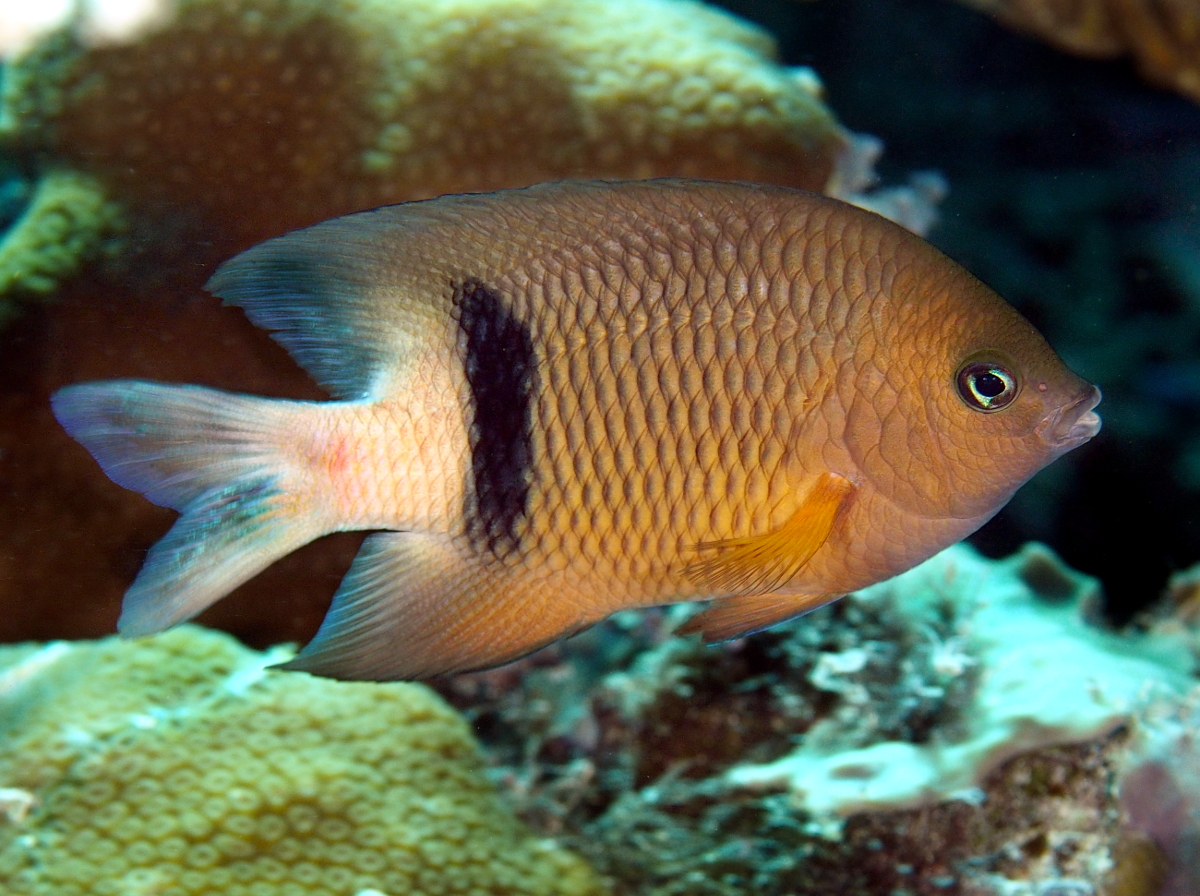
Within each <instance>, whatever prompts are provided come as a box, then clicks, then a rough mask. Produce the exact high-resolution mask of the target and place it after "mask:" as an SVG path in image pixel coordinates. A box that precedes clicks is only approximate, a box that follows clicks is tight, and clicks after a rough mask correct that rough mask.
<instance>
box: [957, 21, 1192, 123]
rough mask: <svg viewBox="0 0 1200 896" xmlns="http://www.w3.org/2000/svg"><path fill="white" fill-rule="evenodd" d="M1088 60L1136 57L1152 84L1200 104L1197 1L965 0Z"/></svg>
mask: <svg viewBox="0 0 1200 896" xmlns="http://www.w3.org/2000/svg"><path fill="white" fill-rule="evenodd" d="M962 2H964V3H966V4H967V5H968V6H974V7H975V8H976V9H982V10H983V11H985V12H989V13H992V14H993V15H995V16H996V17H997V18H999V19H1002V20H1003V21H1005V22H1008V23H1010V24H1012V25H1015V26H1016V27H1018V28H1022V29H1024V30H1026V31H1032V32H1033V33H1034V34H1037V35H1039V36H1040V37H1043V38H1045V39H1046V40H1048V41H1050V42H1051V43H1054V44H1057V45H1058V46H1060V47H1062V48H1063V49H1066V50H1070V51H1071V52H1073V53H1081V54H1083V55H1086V56H1117V55H1120V54H1123V53H1131V54H1133V56H1134V57H1135V58H1136V59H1137V61H1138V65H1139V66H1140V67H1141V69H1142V71H1143V73H1144V74H1145V75H1146V77H1147V78H1149V79H1150V80H1152V81H1156V82H1157V83H1159V84H1165V85H1166V86H1168V87H1173V88H1174V89H1176V90H1178V91H1179V92H1180V93H1183V94H1186V95H1187V96H1190V97H1191V98H1192V99H1194V100H1200V5H1197V4H1196V2H1195V0H962Z"/></svg>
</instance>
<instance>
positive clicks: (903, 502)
mask: <svg viewBox="0 0 1200 896" xmlns="http://www.w3.org/2000/svg"><path fill="white" fill-rule="evenodd" d="M930 252H931V253H934V252H936V250H932V248H930ZM933 260H935V261H936V262H937V265H936V267H930V268H926V269H925V270H924V271H922V269H921V266H920V265H913V266H912V269H911V270H910V271H908V272H907V275H898V276H897V277H896V279H895V282H894V284H893V290H894V291H893V294H892V295H891V296H890V297H889V300H888V303H887V304H888V307H889V308H890V309H892V311H893V313H894V319H892V320H891V321H890V322H889V323H885V324H884V325H883V326H882V328H881V335H883V338H881V339H878V344H877V351H876V357H874V358H872V359H870V361H869V363H865V364H860V365H859V367H861V368H863V369H865V370H868V371H871V374H870V375H869V376H868V377H865V378H864V377H863V376H862V374H861V373H860V374H859V376H860V380H863V381H864V382H866V381H869V383H870V388H867V389H865V390H863V391H862V392H861V393H860V394H859V395H858V396H857V398H856V399H855V400H856V401H859V402H866V403H867V404H868V405H870V407H869V408H863V409H860V410H859V412H858V413H857V414H856V413H853V412H852V413H851V414H849V415H848V421H849V422H850V424H851V432H850V433H849V443H850V445H851V450H852V452H854V453H855V454H856V462H857V463H858V466H859V468H860V470H861V471H862V472H863V474H865V476H866V477H867V479H868V480H869V481H870V482H871V484H872V485H873V486H874V487H875V488H876V489H877V490H878V491H880V492H882V493H884V494H885V495H886V496H887V497H888V498H889V499H890V500H891V501H892V502H894V503H896V504H899V505H900V506H901V507H902V508H903V509H904V510H905V511H907V512H908V513H910V514H913V515H915V516H920V517H923V518H940V519H957V520H964V521H966V520H974V521H975V522H976V524H982V523H983V522H984V521H986V520H987V519H988V518H990V517H991V516H992V515H994V514H995V513H996V512H997V511H998V510H999V509H1000V508H1001V507H1003V506H1004V504H1005V503H1006V502H1007V501H1008V500H1009V498H1011V497H1012V495H1013V493H1014V492H1015V491H1016V490H1017V489H1018V488H1019V487H1020V486H1021V485H1023V484H1024V483H1025V482H1026V481H1028V480H1029V479H1030V477H1032V476H1033V475H1034V474H1035V473H1037V472H1038V471H1039V470H1040V469H1042V468H1043V467H1044V466H1046V465H1047V464H1049V463H1050V462H1051V461H1053V460H1054V459H1055V458H1057V457H1060V456H1061V455H1063V454H1065V453H1066V452H1068V451H1070V450H1071V449H1073V448H1076V447H1078V446H1079V445H1082V444H1083V443H1084V442H1086V441H1088V440H1089V439H1090V438H1092V437H1093V436H1094V435H1096V433H1097V432H1099V430H1100V417H1099V415H1098V414H1097V413H1096V411H1095V407H1096V405H1097V404H1099V402H1100V390H1099V389H1098V388H1097V387H1095V386H1094V385H1092V384H1090V383H1088V382H1087V381H1085V380H1084V379H1082V378H1081V377H1079V376H1077V375H1076V374H1075V373H1073V372H1072V371H1071V370H1069V369H1068V368H1067V366H1066V365H1065V364H1064V363H1063V362H1062V360H1061V359H1060V358H1059V357H1058V355H1057V354H1055V352H1054V350H1053V349H1052V348H1051V347H1050V345H1049V344H1048V343H1047V342H1046V340H1045V339H1044V338H1043V337H1042V336H1041V334H1040V333H1038V331H1037V330H1036V329H1035V328H1034V327H1033V326H1032V324H1030V323H1029V322H1028V321H1027V320H1026V319H1025V318H1024V317H1022V316H1021V315H1020V314H1019V313H1018V312H1017V311H1016V310H1015V309H1014V308H1012V306H1010V305H1009V304H1008V303H1006V302H1005V301H1004V300H1003V299H1001V298H1000V297H999V296H997V295H996V294H995V293H994V292H992V291H991V290H990V289H988V288H987V287H986V286H984V285H983V284H982V283H980V282H979V281H978V280H976V279H975V278H974V277H972V276H971V275H970V274H969V273H967V272H966V271H965V270H963V269H962V268H959V267H958V266H957V265H955V264H954V263H953V262H950V261H949V259H946V258H945V257H944V256H941V255H940V253H937V254H936V259H933ZM882 317H885V318H886V317H887V315H882ZM856 421H857V426H858V428H857V429H856V428H855V426H856Z"/></svg>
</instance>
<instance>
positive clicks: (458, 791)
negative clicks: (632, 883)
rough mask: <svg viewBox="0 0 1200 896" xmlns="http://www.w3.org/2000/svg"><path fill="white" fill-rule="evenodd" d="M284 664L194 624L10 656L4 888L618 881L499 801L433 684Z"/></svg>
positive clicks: (2, 693)
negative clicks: (350, 677)
mask: <svg viewBox="0 0 1200 896" xmlns="http://www.w3.org/2000/svg"><path fill="white" fill-rule="evenodd" d="M279 659H280V657H279V656H270V655H260V654H254V653H252V652H250V651H247V650H245V649H244V648H241V647H240V646H238V645H237V644H236V643H235V642H233V641H232V640H231V639H229V638H227V637H226V636H224V635H218V634H215V633H212V632H208V631H206V630H203V629H199V628H194V627H186V628H182V629H179V630H177V631H174V632H171V633H169V634H166V635H163V636H161V637H158V638H155V639H152V640H148V641H142V642H137V643H128V642H124V643H123V642H119V641H116V640H111V639H110V640H105V641H100V642H94V643H86V644H80V645H77V646H71V647H68V646H66V645H63V644H52V645H49V646H47V647H42V648H32V647H15V648H13V647H9V648H3V651H2V652H0V786H2V788H3V789H0V892H3V893H6V894H10V893H11V894H54V896H69V894H84V893H86V894H96V896H103V894H114V896H117V894H119V896H130V894H151V893H152V894H159V896H183V894H217V893H220V894H223V896H235V894H246V896H250V894H271V896H300V894H306V893H313V894H322V896H342V894H345V896H353V894H357V893H361V892H363V891H371V892H376V893H382V894H389V896H401V894H413V896H415V894H424V896H433V894H472V896H482V894H517V893H520V894H599V893H602V892H604V889H603V888H602V886H601V885H600V883H599V882H598V880H597V878H596V877H595V875H594V874H593V873H592V872H591V871H590V870H589V869H588V868H587V866H586V865H585V864H584V863H583V862H582V861H581V860H579V859H578V858H576V857H575V856H573V855H571V854H570V853H567V852H565V851H564V850H561V849H559V848H558V847H556V846H554V845H553V844H551V843H550V842H549V841H543V840H538V839H537V838H535V837H533V836H532V835H530V834H529V833H528V831H526V830H525V829H524V828H522V827H521V826H520V824H519V823H518V822H516V821H515V820H514V819H513V818H512V817H511V816H510V815H509V814H508V813H507V812H506V811H505V810H504V809H503V808H502V807H501V806H500V804H499V802H498V799H497V797H496V796H495V794H494V792H493V790H492V788H491V785H490V784H488V783H487V781H486V780H485V779H484V777H483V776H482V774H481V773H480V770H479V766H480V764H481V761H482V760H481V757H480V754H479V751H478V747H477V746H476V744H475V742H474V740H473V739H472V737H471V735H470V733H469V730H468V728H467V726H466V724H465V723H464V721H463V720H462V719H461V718H460V717H459V716H458V715H457V714H456V713H455V712H454V711H453V710H451V709H450V708H449V707H448V706H446V705H445V704H444V703H443V702H442V701H441V700H440V699H439V698H438V697H437V696H436V695H435V694H433V693H432V692H431V691H429V690H428V689H426V688H424V687H421V686H417V685H404V684H401V685H386V686H380V685H363V684H356V685H346V684H341V683H334V682H329V681H324V680H319V679H312V678H309V677H307V676H301V675H285V674H280V673H268V672H264V671H263V667H264V666H265V665H266V664H267V663H269V662H272V661H276V660H279ZM22 795H27V796H25V797H24V798H22ZM29 797H32V800H33V803H32V808H30V806H29V802H30V801H29ZM5 812H7V816H8V818H7V821H6V820H5V815H4V813H5Z"/></svg>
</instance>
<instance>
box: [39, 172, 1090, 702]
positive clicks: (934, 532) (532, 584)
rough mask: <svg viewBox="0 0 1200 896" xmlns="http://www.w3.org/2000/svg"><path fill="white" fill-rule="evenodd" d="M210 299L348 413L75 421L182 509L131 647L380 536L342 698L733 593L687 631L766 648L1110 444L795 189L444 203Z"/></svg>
mask: <svg viewBox="0 0 1200 896" xmlns="http://www.w3.org/2000/svg"><path fill="white" fill-rule="evenodd" d="M209 289H210V290H211V291H212V292H214V293H215V294H217V295H218V296H221V297H222V298H224V299H225V300H226V301H228V302H231V303H233V304H236V305H240V306H241V307H243V308H244V309H245V310H246V313H247V314H248V315H249V317H250V318H251V320H252V321H254V322H255V323H256V324H258V325H260V326H263V327H265V328H267V329H270V330H272V331H274V335H275V338H276V339H278V340H279V341H280V342H282V343H283V344H284V346H285V347H287V348H288V350H289V351H291V352H292V354H293V355H294V356H295V357H296V359H297V360H298V361H299V362H300V363H301V364H302V365H303V366H304V367H305V368H306V369H307V370H308V371H309V372H310V373H312V374H313V375H314V377H316V378H317V380H318V381H319V382H320V383H321V384H322V385H324V386H325V387H326V388H327V389H329V391H330V392H331V394H332V395H333V398H334V400H333V401H330V402H317V403H312V402H284V401H273V400H268V399H248V398H238V397H234V396H221V395H220V394H219V393H211V392H209V391H208V390H198V389H196V388H195V387H186V386H167V385H152V384H138V383H126V382H114V383H97V384H82V385H78V386H72V387H68V388H67V389H64V390H62V391H61V392H60V393H58V394H57V395H56V396H55V399H54V402H55V411H56V413H57V414H58V416H59V419H60V420H62V421H63V423H64V425H65V426H66V427H67V429H68V430H69V431H70V432H71V433H72V434H73V435H74V436H75V437H76V438H78V439H79V440H80V441H81V442H83V443H84V445H85V446H87V447H88V448H89V449H90V450H91V451H92V452H93V454H94V455H95V456H96V457H97V459H98V460H99V461H100V462H101V465H102V466H103V467H104V468H105V470H106V472H108V473H109V474H110V476H112V477H113V478H114V479H116V480H117V481H118V482H119V483H121V484H124V485H127V486H129V487H132V488H137V489H139V490H141V491H143V492H144V493H146V494H147V495H148V496H149V497H151V498H152V499H154V500H158V501H159V502H160V503H166V504H167V505H168V506H172V507H175V508H176V509H178V510H181V511H182V513H183V516H182V517H181V518H180V520H179V521H178V522H177V524H176V528H175V529H172V531H171V533H168V535H167V536H166V537H165V538H164V539H163V541H162V542H160V544H159V545H157V546H156V547H155V548H154V549H153V550H152V551H151V554H150V555H149V557H148V558H147V564H146V567H145V568H144V569H143V571H142V573H140V574H139V577H138V579H137V580H135V582H134V584H133V586H131V588H130V592H129V593H128V595H127V597H126V605H125V609H124V612H123V615H122V623H121V627H122V630H123V631H124V632H126V633H129V634H138V633H144V632H147V631H153V630H157V629H159V628H162V627H165V626H166V625H170V624H173V623H174V622H177V621H179V620H181V619H183V618H187V617H188V616H190V615H194V613H195V612H198V611H199V610H200V609H203V607H204V606H206V605H207V604H209V603H211V602H212V601H214V600H216V599H219V598H220V597H221V596H222V595H223V594H224V593H227V592H228V591H229V590H231V589H232V588H233V587H235V586H236V585H237V584H240V582H241V581H245V580H246V579H247V578H249V577H250V576H252V575H254V574H255V573H256V572H257V571H259V570H260V569H262V568H264V567H265V566H266V565H268V564H269V563H271V562H273V561H274V560H275V559H278V557H281V556H283V555H284V554H286V553H288V552H289V551H291V550H293V549H294V548H295V547H297V546H299V545H300V544H303V543H304V542H305V541H308V540H311V539H312V538H314V537H317V536H318V535H320V534H323V533H324V532H329V531H336V530H339V529H373V530H382V531H377V532H376V534H373V535H371V536H370V537H369V538H368V539H367V541H366V543H365V544H364V547H363V550H362V553H361V555H360V557H359V558H358V559H357V560H356V561H355V564H354V566H353V567H352V568H351V571H350V572H349V573H348V574H347V577H346V579H345V581H344V582H343V584H342V586H341V588H340V589H339V591H338V594H337V595H335V598H334V603H333V606H332V607H331V609H330V612H329V615H328V616H327V617H326V620H325V622H324V623H323V624H322V627H321V630H320V631H319V632H318V634H317V636H316V637H315V638H314V639H313V641H312V643H310V644H309V645H308V646H307V647H306V648H305V649H304V650H303V651H302V652H301V653H300V654H299V655H298V656H297V658H296V659H295V660H293V661H292V662H291V663H289V664H288V667H289V668H295V669H304V670H307V671H311V672H317V673H320V674H327V675H332V676H335V677H350V678H354V677H357V678H377V679H386V678H402V677H419V676H424V675H431V674H438V673H445V672H451V671H458V670H462V669H470V668H480V667H485V666H489V665H496V664H498V663H501V662H504V661H507V660H510V659H513V658H515V657H517V656H520V655H522V654H524V653H528V652H529V651H531V650H534V649H536V648H537V647H539V646H542V645H543V644H545V643H548V642H549V641H552V640H554V639H556V638H558V637H562V636H564V635H566V634H570V633H571V632H573V631H577V630H578V629H580V628H582V627H585V626H587V625H590V624H592V623H593V622H596V621H598V620H599V619H602V618H604V617H605V616H607V615H609V614H611V613H612V612H614V611H616V610H619V609H622V608H625V607H638V606H648V605H653V604H662V603H670V602H674V601H679V600H688V599H706V600H709V601H710V603H709V605H708V609H707V610H706V611H705V612H703V613H701V614H700V615H698V616H697V617H694V618H693V619H692V620H691V621H690V622H689V623H688V624H687V625H686V626H685V629H684V630H685V631H699V632H702V633H703V634H704V635H705V636H706V637H707V638H709V639H713V640H716V639H722V638H727V637H733V636H736V635H739V634H743V633H745V632H747V631H752V630H755V629H757V628H762V627H765V626H767V625H770V624H773V623H775V622H778V621H781V620H783V619H786V618H790V617H792V616H795V615H799V614H800V613H803V612H806V611H807V610H809V609H812V608H813V607H815V606H819V605H820V604H822V603H825V602H827V601H828V600H831V599H833V598H835V597H837V596H839V595H840V594H843V593H845V592H846V591H849V590H853V589H856V588H859V587H862V586H865V585H867V584H870V583H872V582H875V581H879V580H881V579H884V578H887V577H889V576H891V575H895V574H896V573H899V572H901V571H903V570H904V569H907V568H909V567H911V566H912V565H914V564H915V563H917V562H919V561H920V560H923V559H925V558H926V557H928V556H930V555H931V554H933V553H934V552H936V551H937V550H940V549H941V548H943V547H945V546H946V545H948V544H950V543H952V542H954V541H957V540H958V539H960V538H962V537H964V536H965V535H967V534H969V533H970V532H971V531H973V530H974V529H975V528H977V527H978V526H979V525H981V524H982V523H983V522H984V521H986V520H987V519H988V518H989V517H990V516H991V515H992V514H994V513H995V512H996V511H997V510H998V509H999V508H1000V507H1001V506H1003V504H1004V502H1005V501H1007V499H1008V498H1009V497H1010V496H1011V494H1012V493H1013V491H1014V490H1015V489H1016V488H1017V487H1018V486H1019V485H1020V484H1021V483H1022V482H1024V481H1025V480H1026V479H1028V478H1029V476H1031V475H1032V474H1033V473H1034V472H1036V471H1037V470H1038V469H1040V468H1041V467H1042V466H1044V465H1045V464H1046V463H1048V462H1050V461H1051V460H1053V459H1054V458H1055V457H1057V456H1059V455H1060V454H1062V453H1064V452H1065V451H1067V450H1070V449H1071V448H1073V447H1075V446H1076V445H1078V444H1081V443H1082V442H1084V441H1086V440H1087V439H1088V438H1090V437H1091V436H1092V435H1094V434H1095V432H1096V431H1097V430H1098V428H1099V418H1098V417H1097V416H1096V414H1095V413H1094V411H1093V410H1092V409H1093V408H1094V406H1095V404H1096V403H1097V402H1098V401H1099V391H1098V390H1097V389H1095V387H1093V386H1090V385H1089V384H1087V383H1085V382H1084V381H1083V380H1081V379H1080V378H1078V377H1077V376H1075V375H1074V374H1072V373H1071V372H1070V371H1069V370H1067V369H1066V368H1065V367H1064V366H1063V365H1062V363H1061V361H1059V360H1058V358H1057V356H1055V355H1054V353H1053V351H1052V350H1051V349H1050V348H1049V346H1047V345H1046V344H1045V342H1044V340H1042V339H1041V337H1040V336H1039V335H1038V334H1037V332H1036V331H1035V330H1034V329H1033V328H1032V327H1031V326H1030V325H1029V324H1028V323H1027V322H1026V321H1024V319H1022V318H1021V317H1020V316H1019V315H1018V314H1017V313H1016V312H1015V311H1014V310H1013V309H1012V308H1010V307H1009V306H1008V305H1007V304H1005V303H1004V302H1003V301H1002V300H1001V299H1000V298H999V297H997V296H995V295H994V294H993V293H992V292H991V291H990V290H988V289H987V288H986V287H985V286H983V285H982V284H980V283H979V282H978V281H977V280H975V279H974V278H973V277H971V276H970V275H969V274H968V273H967V272H966V271H964V270H963V269H961V268H960V267H958V266H957V265H955V264H954V263H953V262H951V261H950V260H948V259H946V258H945V257H944V256H943V255H941V254H940V253H938V252H937V251H936V250H935V249H933V248H932V247H930V246H929V245H928V244H926V243H924V242H923V241H921V240H920V239H918V238H917V237H915V236H913V235H912V234H910V233H908V232H907V231H904V230H902V229H901V228H899V227H896V226H895V225H893V224H891V223H890V222H887V221H885V220H883V219H882V218H879V217H877V216H875V215H873V214H871V213H868V212H864V211H862V210H859V209H855V208H852V207H850V206H847V205H844V204H842V203H839V202H836V201H833V200H829V199H826V198H824V197H819V196H814V195H811V194H807V193H802V192H799V191H794V190H786V189H780V188H772V187H763V186H755V185H748V184H723V183H706V182H698V181H680V180H671V181H650V182H643V183H563V184H554V185H542V186H539V187H534V188H529V189H526V190H519V191H506V192H501V193H496V194H489V195H476V196H457V197H443V198H441V199H437V200H431V201H428V202H422V203H412V204H408V205H402V206H394V207H390V208H385V209H380V210H377V211H374V212H366V213H361V214H358V215H351V216H347V217H345V218H341V219H335V220H333V221H330V222H326V223H324V224H321V225H317V226H315V227H313V228H309V229H307V230H303V231H297V232H295V233H292V234H289V235H286V236H284V237H280V238H278V239H275V240H269V241H267V242H266V243H263V244H261V245H260V246H257V247H255V248H253V249H251V250H249V251H247V252H245V253H243V254H242V255H241V256H238V257H237V258H235V259H233V260H232V261H230V262H227V263H226V264H225V265H223V266H222V267H221V268H220V269H219V270H218V272H217V273H216V274H215V275H214V277H213V279H212V281H211V282H210V284H209ZM198 395H203V399H202V400H201V399H200V398H197V397H196V396H198ZM214 396H216V397H214ZM247 402H249V404H247ZM152 408H153V409H152ZM251 409H255V410H253V412H252V410H251ZM268 410H269V414H267V416H264V414H266V412H267V411H268ZM147 416H151V417H153V418H154V419H155V420H156V421H157V422H156V426H155V427H154V428H153V429H152V430H148V429H146V427H145V426H144V425H143V424H144V418H145V417H147ZM268 418H269V419H270V420H274V421H277V422H275V423H270V424H267V423H263V422H262V421H263V420H264V419H268ZM213 432H220V433H221V434H222V438H221V440H220V441H219V443H218V444H216V445H214V444H213V443H212V441H211V439H208V437H209V436H210V434H211V433H213ZM239 440H240V442H239ZM241 442H244V443H245V445H244V446H242V447H238V446H239V444H240V443H241ZM168 444H169V447H166V446H168ZM231 446H232V447H231ZM245 446H249V447H245ZM235 449H236V450H235ZM231 455H235V456H236V457H235V461H236V458H242V459H243V460H242V461H236V462H231V460H230V457H231ZM164 457H167V458H168V459H169V462H167V461H165V460H164ZM239 464H241V466H239ZM229 480H232V484H231V483H230V481H229ZM231 488H232V489H233V491H230V489H231ZM239 488H240V489H242V491H239ZM243 492H244V494H243ZM218 499H220V500H218ZM230 500H232V501H233V502H234V503H235V504H237V514H236V521H235V519H234V514H233V511H231V510H227V509H226V506H225V504H223V503H220V501H225V502H228V501H230ZM227 517H228V519H227ZM197 519H203V520H204V528H203V529H202V530H197V529H196V525H197V524H196V523H195V522H194V521H195V520H197ZM260 520H261V521H262V522H261V526H260V529H261V531H254V532H252V533H250V535H251V536H252V537H249V538H247V537H246V533H245V532H242V533H241V536H239V537H240V538H241V539H242V540H243V541H244V542H246V544H248V545H249V547H247V548H245V549H243V548H240V547H239V544H240V543H241V542H239V540H238V539H235V538H233V537H232V535H231V534H230V532H231V531H232V529H233V527H234V523H235V522H237V524H238V525H240V526H242V528H243V529H245V527H247V526H253V525H255V524H256V522H257V521H260ZM226 524H228V525H226ZM177 530H178V532H177ZM198 533H199V534H198ZM199 535H203V536H204V537H205V538H207V539H208V540H209V544H210V545H211V548H210V549H209V550H207V551H206V552H204V553H203V556H200V555H198V554H197V553H196V550H195V545H196V543H197V538H198V537H199ZM184 550H187V551H190V553H188V554H187V557H186V558H184V559H186V560H187V562H186V563H183V562H180V561H181V558H183V554H182V553H181V552H182V551H184ZM197 558H199V559H197Z"/></svg>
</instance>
